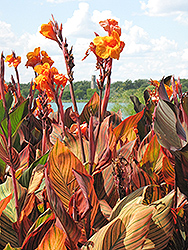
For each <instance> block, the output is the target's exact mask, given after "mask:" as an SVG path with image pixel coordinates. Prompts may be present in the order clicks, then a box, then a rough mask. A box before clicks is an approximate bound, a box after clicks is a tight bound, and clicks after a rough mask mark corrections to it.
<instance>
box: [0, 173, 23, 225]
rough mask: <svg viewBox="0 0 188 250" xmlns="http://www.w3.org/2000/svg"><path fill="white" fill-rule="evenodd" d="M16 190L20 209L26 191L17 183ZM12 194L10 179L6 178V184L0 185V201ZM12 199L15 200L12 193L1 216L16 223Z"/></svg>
mask: <svg viewBox="0 0 188 250" xmlns="http://www.w3.org/2000/svg"><path fill="white" fill-rule="evenodd" d="M17 189H18V201H19V205H20V207H21V205H23V201H24V199H25V195H26V189H25V188H23V187H22V186H21V185H20V184H19V183H18V182H17ZM12 192H13V184H12V179H11V178H10V177H8V178H7V180H6V182H4V183H3V184H1V185H0V201H1V200H3V199H4V198H6V197H7V196H8V195H10V194H11V193H12ZM14 199H15V198H14V193H13V195H12V199H11V200H10V202H9V203H8V204H7V206H6V208H5V209H4V210H3V214H5V215H6V216H7V217H8V218H9V219H10V220H11V222H13V223H14V222H16V221H17V214H16V208H15V200H14Z"/></svg>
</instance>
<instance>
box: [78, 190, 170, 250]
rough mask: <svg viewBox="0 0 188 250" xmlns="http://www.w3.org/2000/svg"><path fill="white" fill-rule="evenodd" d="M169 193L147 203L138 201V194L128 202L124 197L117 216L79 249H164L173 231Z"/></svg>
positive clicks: (140, 198)
mask: <svg viewBox="0 0 188 250" xmlns="http://www.w3.org/2000/svg"><path fill="white" fill-rule="evenodd" d="M131 195H132V194H131ZM173 196H174V193H173V192H172V193H170V194H168V195H167V196H165V197H164V198H162V199H160V200H157V201H155V202H153V203H151V204H150V205H144V204H142V201H143V198H142V197H140V196H139V197H136V198H134V199H131V200H130V201H129V202H128V203H127V202H126V198H125V203H124V206H122V208H121V210H120V211H119V213H118V214H117V216H116V217H113V218H114V219H113V220H111V222H110V223H109V224H107V225H106V226H104V227H103V228H101V229H100V230H99V231H98V232H97V233H96V234H94V235H93V236H92V237H91V238H90V239H89V241H88V242H87V243H86V244H85V245H84V246H83V247H82V250H85V249H87V250H88V249H92V250H95V249H97V250H100V249H101V250H102V249H111V250H115V249H127V250H132V249H157V250H159V249H164V248H165V247H166V246H167V245H168V242H169V240H170V239H171V237H172V236H173V232H174V223H173V216H172V213H171V207H172V205H173Z"/></svg>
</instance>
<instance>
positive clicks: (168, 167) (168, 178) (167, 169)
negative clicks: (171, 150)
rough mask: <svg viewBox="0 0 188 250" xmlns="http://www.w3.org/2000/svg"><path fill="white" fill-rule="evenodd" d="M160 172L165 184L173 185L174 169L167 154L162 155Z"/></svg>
mask: <svg viewBox="0 0 188 250" xmlns="http://www.w3.org/2000/svg"><path fill="white" fill-rule="evenodd" d="M162 173H163V176H164V180H165V182H166V183H167V184H170V185H172V186H174V182H175V170H174V167H173V166H172V164H171V163H170V161H169V159H168V157H167V156H164V157H163V165H162Z"/></svg>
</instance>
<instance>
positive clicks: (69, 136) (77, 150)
mask: <svg viewBox="0 0 188 250" xmlns="http://www.w3.org/2000/svg"><path fill="white" fill-rule="evenodd" d="M65 134H66V136H65V138H64V143H65V145H66V146H67V147H68V148H69V150H71V152H72V153H74V154H75V156H76V157H77V158H78V159H79V160H80V161H82V152H81V147H80V141H79V137H78V135H76V134H73V133H69V131H68V130H67V129H66V131H65ZM83 146H84V152H85V157H86V162H87V161H88V159H89V158H88V157H89V143H88V141H87V140H86V139H84V138H83Z"/></svg>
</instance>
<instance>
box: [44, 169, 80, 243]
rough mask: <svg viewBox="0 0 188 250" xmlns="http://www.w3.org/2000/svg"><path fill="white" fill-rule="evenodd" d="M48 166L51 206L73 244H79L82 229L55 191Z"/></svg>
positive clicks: (48, 190)
mask: <svg viewBox="0 0 188 250" xmlns="http://www.w3.org/2000/svg"><path fill="white" fill-rule="evenodd" d="M48 174H49V172H48V168H46V170H45V182H46V188H47V195H48V200H49V203H50V206H51V208H52V210H53V211H54V213H55V215H56V216H57V217H58V219H59V220H60V222H61V224H62V226H63V228H64V230H65V232H66V234H67V236H68V238H69V241H70V244H71V245H73V246H74V245H77V243H78V240H79V238H80V237H81V230H80V229H79V228H78V226H77V224H76V222H75V221H74V220H73V218H72V217H71V216H70V215H69V213H68V212H67V211H66V209H65V206H64V205H63V203H62V201H61V199H60V198H59V196H58V195H57V194H56V192H55V191H54V189H53V187H52V185H51V181H50V178H49V176H48Z"/></svg>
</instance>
